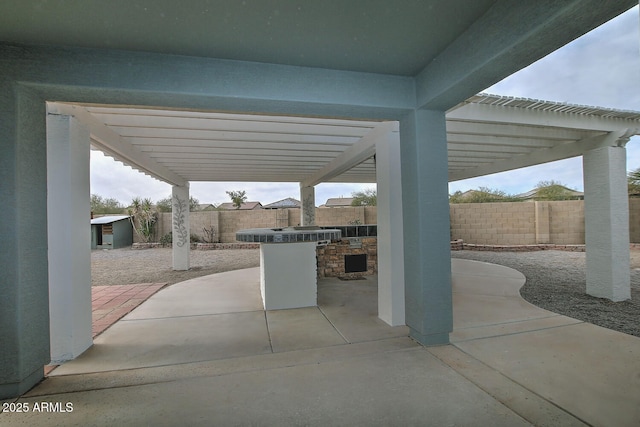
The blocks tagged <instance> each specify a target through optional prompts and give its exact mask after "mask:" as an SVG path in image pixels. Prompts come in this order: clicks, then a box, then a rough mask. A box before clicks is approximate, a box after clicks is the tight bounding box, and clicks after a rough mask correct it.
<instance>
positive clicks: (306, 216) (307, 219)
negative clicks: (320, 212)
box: [300, 187, 316, 225]
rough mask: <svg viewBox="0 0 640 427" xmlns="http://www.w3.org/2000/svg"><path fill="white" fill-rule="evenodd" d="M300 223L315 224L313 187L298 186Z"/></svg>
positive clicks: (314, 193) (314, 190) (314, 194)
mask: <svg viewBox="0 0 640 427" xmlns="http://www.w3.org/2000/svg"><path fill="white" fill-rule="evenodd" d="M300 200H301V201H302V209H300V225H316V189H315V187H300Z"/></svg>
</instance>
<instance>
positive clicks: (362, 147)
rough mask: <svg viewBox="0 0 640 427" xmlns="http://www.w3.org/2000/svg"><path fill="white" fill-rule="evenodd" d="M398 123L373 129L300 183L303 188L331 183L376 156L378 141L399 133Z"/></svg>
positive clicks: (385, 123)
mask: <svg viewBox="0 0 640 427" xmlns="http://www.w3.org/2000/svg"><path fill="white" fill-rule="evenodd" d="M397 127H398V125H397V123H395V122H382V123H380V124H379V125H377V126H376V127H375V128H373V129H372V130H371V131H369V133H367V134H366V135H365V136H363V137H362V139H360V141H358V142H357V143H355V144H353V145H352V146H351V147H349V148H348V149H346V150H345V151H344V153H342V154H341V155H340V156H338V157H337V158H335V159H334V160H333V161H331V162H330V163H329V164H327V165H326V166H325V167H323V168H322V169H320V170H319V171H318V172H316V173H314V174H313V175H311V176H309V177H308V178H307V179H305V180H303V181H301V182H300V186H301V187H313V186H315V185H317V184H319V183H321V182H324V181H329V180H331V179H333V178H335V177H337V176H339V175H341V174H343V173H345V172H346V171H348V170H349V169H351V168H353V167H355V166H357V165H359V164H360V163H362V162H364V161H365V160H367V159H369V158H371V157H373V156H374V155H375V154H376V141H377V140H378V139H379V138H383V137H385V136H386V135H388V134H389V133H390V132H392V131H394V130H395V131H397Z"/></svg>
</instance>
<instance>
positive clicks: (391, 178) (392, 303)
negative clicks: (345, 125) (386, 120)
mask: <svg viewBox="0 0 640 427" xmlns="http://www.w3.org/2000/svg"><path fill="white" fill-rule="evenodd" d="M376 181H377V198H378V199H377V200H378V204H377V205H378V206H377V207H378V239H377V240H378V317H379V318H380V319H381V320H383V321H384V322H386V323H388V324H389V325H391V326H399V325H404V324H405V309H404V304H405V303H404V248H403V229H402V177H401V162H400V133H399V131H398V124H397V123H396V126H394V128H393V130H392V131H391V132H390V133H388V134H387V135H386V136H383V137H381V138H378V139H377V140H376Z"/></svg>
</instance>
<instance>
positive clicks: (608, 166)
mask: <svg viewBox="0 0 640 427" xmlns="http://www.w3.org/2000/svg"><path fill="white" fill-rule="evenodd" d="M626 159H627V158H626V149H625V148H624V142H623V143H621V144H620V146H615V147H610V146H609V147H602V148H597V149H595V150H591V151H588V152H586V153H585V154H584V156H583V169H584V193H585V195H584V218H585V243H586V252H587V253H586V259H587V267H586V273H587V293H588V294H589V295H593V296H594V297H599V298H607V299H610V300H612V301H623V300H627V299H629V298H631V289H630V266H629V264H630V261H629V257H630V254H629V196H628V192H627V174H626V171H627V165H626Z"/></svg>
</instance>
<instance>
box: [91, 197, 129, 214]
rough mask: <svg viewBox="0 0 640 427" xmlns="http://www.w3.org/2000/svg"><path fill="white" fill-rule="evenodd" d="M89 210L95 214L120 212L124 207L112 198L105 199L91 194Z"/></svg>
mask: <svg viewBox="0 0 640 427" xmlns="http://www.w3.org/2000/svg"><path fill="white" fill-rule="evenodd" d="M90 203H91V212H93V213H97V214H115V213H122V212H123V210H124V207H123V206H122V205H121V204H120V202H119V201H118V200H116V199H114V198H108V199H105V198H103V197H102V196H99V195H97V194H92V195H91V202H90Z"/></svg>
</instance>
